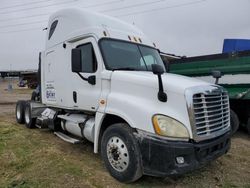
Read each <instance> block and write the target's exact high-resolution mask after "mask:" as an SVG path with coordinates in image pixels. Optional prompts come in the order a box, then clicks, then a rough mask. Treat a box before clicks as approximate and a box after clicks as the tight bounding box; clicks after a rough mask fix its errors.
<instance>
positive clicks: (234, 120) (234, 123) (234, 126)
mask: <svg viewBox="0 0 250 188" xmlns="http://www.w3.org/2000/svg"><path fill="white" fill-rule="evenodd" d="M230 124H231V134H232V135H233V134H234V133H236V131H237V130H238V129H239V124H240V122H239V118H238V116H237V114H236V113H235V112H234V111H233V110H230Z"/></svg>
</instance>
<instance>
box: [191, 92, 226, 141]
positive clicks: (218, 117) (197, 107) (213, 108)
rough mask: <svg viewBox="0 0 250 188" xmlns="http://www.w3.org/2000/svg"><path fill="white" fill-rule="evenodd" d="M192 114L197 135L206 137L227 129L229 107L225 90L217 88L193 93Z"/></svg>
mask: <svg viewBox="0 0 250 188" xmlns="http://www.w3.org/2000/svg"><path fill="white" fill-rule="evenodd" d="M193 115H194V124H195V130H196V131H195V132H196V136H198V137H203V136H206V137H207V136H209V135H213V134H216V133H218V132H222V130H225V129H228V127H229V126H230V109H229V99H228V94H227V92H226V91H223V90H220V89H218V88H217V89H215V90H212V91H209V92H201V93H196V94H194V95H193ZM216 135H217V134H216Z"/></svg>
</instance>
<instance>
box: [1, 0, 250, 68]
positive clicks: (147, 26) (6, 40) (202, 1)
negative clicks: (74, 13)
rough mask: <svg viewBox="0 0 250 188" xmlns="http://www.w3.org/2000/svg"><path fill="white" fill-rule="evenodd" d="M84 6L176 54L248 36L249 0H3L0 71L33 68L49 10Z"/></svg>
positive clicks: (213, 49)
mask: <svg viewBox="0 0 250 188" xmlns="http://www.w3.org/2000/svg"><path fill="white" fill-rule="evenodd" d="M66 7H83V8H87V9H88V10H93V11H98V12H103V13H105V14H107V15H110V16H115V17H117V18H119V19H122V20H124V21H126V22H129V23H134V24H135V25H136V26H137V27H139V28H141V29H142V30H143V31H144V33H146V34H147V35H148V36H149V37H150V38H151V39H152V40H153V41H154V42H155V43H156V44H157V46H158V47H159V48H160V49H161V51H164V52H168V53H174V54H177V55H186V56H197V55H205V54H213V53H221V51H222V46H223V40H224V39H225V38H243V39H250V11H249V8H250V0H138V1H134V0H103V1H101V0H61V1H60V0H33V1H32V0H1V4H0V41H1V42H0V70H6V69H7V70H8V69H12V70H19V69H23V70H26V69H35V68H37V63H38V53H39V51H42V50H44V46H45V42H44V37H45V32H44V31H42V28H45V27H46V26H47V20H48V17H49V15H50V14H51V13H52V12H54V11H56V10H58V9H61V8H66Z"/></svg>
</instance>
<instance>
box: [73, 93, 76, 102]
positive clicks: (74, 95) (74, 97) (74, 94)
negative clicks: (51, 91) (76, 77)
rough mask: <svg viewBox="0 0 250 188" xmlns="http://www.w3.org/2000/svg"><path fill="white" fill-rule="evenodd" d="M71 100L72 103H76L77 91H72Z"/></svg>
mask: <svg viewBox="0 0 250 188" xmlns="http://www.w3.org/2000/svg"><path fill="white" fill-rule="evenodd" d="M73 101H74V103H77V93H76V91H73Z"/></svg>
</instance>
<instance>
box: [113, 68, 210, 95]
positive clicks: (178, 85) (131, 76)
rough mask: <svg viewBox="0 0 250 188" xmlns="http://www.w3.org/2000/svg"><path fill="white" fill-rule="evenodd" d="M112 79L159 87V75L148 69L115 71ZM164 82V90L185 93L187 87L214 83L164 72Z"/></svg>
mask: <svg viewBox="0 0 250 188" xmlns="http://www.w3.org/2000/svg"><path fill="white" fill-rule="evenodd" d="M112 79H113V80H117V81H121V83H122V82H130V83H131V84H135V85H140V86H145V87H151V88H154V89H159V84H158V77H157V75H155V74H153V73H152V72H146V71H114V72H113V74H112ZM162 82H163V87H164V90H165V91H166V92H167V91H171V92H175V93H179V94H183V93H184V92H185V90H186V89H187V88H190V87H195V86H208V85H213V84H210V83H207V82H204V81H201V80H198V79H194V78H190V77H186V76H181V75H176V74H171V73H164V74H163V75H162Z"/></svg>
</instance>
